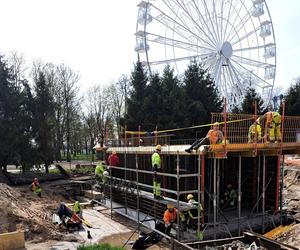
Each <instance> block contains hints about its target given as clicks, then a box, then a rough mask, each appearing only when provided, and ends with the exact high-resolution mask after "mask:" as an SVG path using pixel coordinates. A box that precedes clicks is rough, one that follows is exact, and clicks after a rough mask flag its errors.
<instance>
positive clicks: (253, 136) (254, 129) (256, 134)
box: [248, 121, 262, 143]
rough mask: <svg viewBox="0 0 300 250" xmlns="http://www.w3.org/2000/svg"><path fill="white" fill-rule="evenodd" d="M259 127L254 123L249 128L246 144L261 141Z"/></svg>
mask: <svg viewBox="0 0 300 250" xmlns="http://www.w3.org/2000/svg"><path fill="white" fill-rule="evenodd" d="M261 139H262V138H261V126H260V124H258V123H257V122H256V121H255V122H254V123H253V124H252V125H251V126H250V127H249V132H248V143H253V142H260V141H261Z"/></svg>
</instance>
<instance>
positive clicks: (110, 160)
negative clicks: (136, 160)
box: [107, 151, 120, 167]
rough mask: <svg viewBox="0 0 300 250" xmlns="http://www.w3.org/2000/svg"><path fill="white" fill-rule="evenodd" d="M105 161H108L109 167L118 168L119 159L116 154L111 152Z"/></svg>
mask: <svg viewBox="0 0 300 250" xmlns="http://www.w3.org/2000/svg"><path fill="white" fill-rule="evenodd" d="M107 161H108V165H109V166H113V167H118V166H119V164H120V161H119V157H118V155H117V152H116V151H112V152H111V154H110V155H109V156H108V159H107Z"/></svg>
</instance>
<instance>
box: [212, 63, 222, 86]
mask: <svg viewBox="0 0 300 250" xmlns="http://www.w3.org/2000/svg"><path fill="white" fill-rule="evenodd" d="M222 64H223V58H222V57H220V58H218V59H217V61H216V64H215V68H214V72H213V75H214V77H215V83H216V84H217V85H219V86H221V84H220V77H221V70H222Z"/></svg>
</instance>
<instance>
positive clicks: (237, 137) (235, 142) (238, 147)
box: [105, 112, 300, 243]
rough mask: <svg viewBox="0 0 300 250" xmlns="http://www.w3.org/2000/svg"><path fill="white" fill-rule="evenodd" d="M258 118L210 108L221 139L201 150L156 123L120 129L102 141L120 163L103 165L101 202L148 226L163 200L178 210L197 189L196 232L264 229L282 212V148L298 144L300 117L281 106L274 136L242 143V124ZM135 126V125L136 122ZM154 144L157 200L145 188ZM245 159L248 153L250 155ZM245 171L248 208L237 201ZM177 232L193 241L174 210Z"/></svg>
mask: <svg viewBox="0 0 300 250" xmlns="http://www.w3.org/2000/svg"><path fill="white" fill-rule="evenodd" d="M257 118H258V116H257V115H243V114H228V113H226V112H224V113H219V114H217V113H215V114H212V121H211V123H212V124H213V123H214V122H219V123H221V124H222V127H221V129H222V130H223V134H224V137H225V143H223V144H216V145H211V146H210V150H209V151H208V152H206V153H201V152H199V151H196V152H192V153H191V154H189V153H187V152H186V151H185V149H186V148H187V146H186V145H185V144H181V145H172V144H171V143H170V138H171V137H172V136H173V134H164V135H162V134H159V133H158V132H157V129H156V133H152V134H150V133H149V134H147V133H146V132H145V133H138V134H137V135H138V136H132V137H131V138H128V137H127V135H126V136H125V138H124V140H123V141H122V142H121V143H119V145H118V144H116V143H112V144H111V145H114V147H111V148H109V149H108V150H107V153H111V152H112V151H116V152H117V154H118V155H119V156H120V158H122V161H121V162H122V167H121V166H119V167H110V178H109V182H108V183H107V185H106V192H105V193H106V197H107V199H106V200H105V201H106V203H105V204H106V205H107V206H109V208H110V211H111V216H112V213H113V211H115V212H118V213H121V214H122V215H124V216H127V217H129V218H131V219H134V220H136V221H137V223H138V225H139V226H140V225H144V226H147V227H152V229H154V227H153V225H154V224H153V223H152V224H151V223H150V224H149V222H151V221H152V222H155V221H159V220H161V219H162V216H163V212H164V210H165V208H166V204H167V203H169V202H171V203H173V204H174V205H175V206H176V207H177V209H178V210H179V212H181V211H185V210H186V209H188V208H189V207H188V204H187V203H186V202H185V201H184V200H185V199H184V197H185V196H186V195H187V194H190V193H191V194H195V195H196V196H197V200H198V202H200V203H201V205H202V207H203V209H204V212H203V213H201V212H200V209H198V212H197V213H198V214H197V217H196V219H197V232H200V231H201V232H203V233H204V237H205V239H214V240H215V239H217V238H219V237H224V236H227V237H233V235H235V236H241V235H242V231H244V230H246V229H247V230H250V231H253V230H254V227H257V226H258V227H260V228H261V232H262V233H264V232H265V230H266V229H268V228H270V227H275V224H276V223H277V222H278V221H279V220H280V222H282V217H283V214H282V200H283V197H282V189H283V178H282V177H283V172H284V165H283V159H284V155H285V154H295V153H299V152H300V131H299V129H298V128H300V117H288V116H284V113H283V114H282V123H281V133H282V140H281V142H280V143H266V142H258V141H255V142H253V143H248V140H247V137H248V131H249V127H250V125H251V124H252V123H253V122H254V121H255V120H256V119H257ZM236 121H239V122H236ZM263 126H264V124H262V127H263ZM138 131H139V132H140V131H141V128H140V127H139V129H138ZM142 135H143V136H142ZM188 143H190V142H188ZM156 144H162V145H163V146H162V150H161V157H162V159H163V163H162V170H163V171H162V172H161V173H157V175H160V176H161V177H162V186H163V188H161V191H162V192H163V193H164V196H165V199H164V200H156V199H154V198H153V195H152V189H153V187H152V185H151V183H152V175H153V172H152V170H151V167H150V166H151V161H150V158H151V155H152V154H153V153H154V149H155V147H154V146H155V145H156ZM147 145H148V146H147ZM250 157H251V158H250ZM249 159H252V160H251V162H249ZM228 161H232V162H234V166H233V167H232V168H231V169H232V170H233V171H234V170H235V171H236V173H234V175H235V177H236V179H237V187H236V189H237V194H238V198H237V205H236V207H235V208H234V211H233V210H232V211H230V212H229V213H228V212H227V213H225V212H224V211H223V209H222V205H221V204H220V200H221V196H222V193H221V190H222V187H224V183H225V181H224V176H225V175H226V176H227V177H228V174H229V173H226V169H225V168H226V167H228V166H229V165H230V164H231V163H230V162H229V163H228ZM226 164H227V165H226ZM249 164H250V165H249ZM251 164H252V165H251ZM206 171H207V173H206ZM247 171H250V172H249V173H250V175H252V177H251V176H250V180H251V181H252V182H253V184H252V185H251V187H252V189H253V190H252V191H254V193H255V200H254V201H253V205H251V209H250V210H247V211H246V210H245V209H243V207H242V205H243V204H244V203H243V202H244V200H243V197H245V191H244V193H243V190H245V187H244V186H243V185H244V184H245V180H244V179H243V178H245V176H246V175H247V173H248V172H247ZM246 177H247V176H246ZM274 188H275V190H276V192H275V195H274V197H273V196H272V195H270V193H271V192H270V190H274ZM273 193H274V192H273ZM253 197H254V196H253ZM273 199H274V204H273V203H272V200H273ZM270 200H271V201H270ZM270 202H271V203H272V205H271V206H270V204H269V203H270ZM205 218H206V219H205ZM147 223H148V224H147ZM154 230H155V229H154ZM159 233H161V232H159ZM163 235H164V234H163ZM164 236H165V237H167V238H168V237H169V236H167V235H164ZM169 238H170V237H169ZM176 238H177V243H180V241H184V242H185V243H187V242H195V241H197V237H196V236H195V235H194V232H193V233H190V232H182V228H181V227H180V218H179V216H177V226H176Z"/></svg>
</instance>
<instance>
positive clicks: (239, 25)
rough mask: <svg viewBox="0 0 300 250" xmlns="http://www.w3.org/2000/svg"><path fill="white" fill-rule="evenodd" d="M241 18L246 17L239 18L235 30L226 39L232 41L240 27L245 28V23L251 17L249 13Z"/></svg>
mask: <svg viewBox="0 0 300 250" xmlns="http://www.w3.org/2000/svg"><path fill="white" fill-rule="evenodd" d="M243 18H246V19H241V22H240V23H239V24H238V25H237V26H236V31H235V32H234V33H233V35H232V36H231V37H230V38H229V37H228V41H229V42H230V41H232V40H233V39H234V38H235V37H236V36H237V34H238V33H239V32H240V31H241V30H242V28H245V26H244V25H245V24H246V23H247V22H248V21H249V20H250V19H251V16H250V15H247V14H246V15H245V16H244V17H243Z"/></svg>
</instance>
